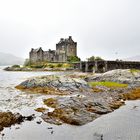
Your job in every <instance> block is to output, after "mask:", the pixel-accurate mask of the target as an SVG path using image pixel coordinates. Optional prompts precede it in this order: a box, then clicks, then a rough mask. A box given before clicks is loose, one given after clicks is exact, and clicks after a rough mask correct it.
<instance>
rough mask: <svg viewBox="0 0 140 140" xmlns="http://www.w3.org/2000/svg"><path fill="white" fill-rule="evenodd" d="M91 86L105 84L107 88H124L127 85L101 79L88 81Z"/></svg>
mask: <svg viewBox="0 0 140 140" xmlns="http://www.w3.org/2000/svg"><path fill="white" fill-rule="evenodd" d="M88 84H89V85H90V86H91V87H96V86H105V87H109V88H113V87H114V88H115V87H116V88H126V87H127V86H128V85H127V84H121V83H117V82H110V81H102V82H89V83H88Z"/></svg>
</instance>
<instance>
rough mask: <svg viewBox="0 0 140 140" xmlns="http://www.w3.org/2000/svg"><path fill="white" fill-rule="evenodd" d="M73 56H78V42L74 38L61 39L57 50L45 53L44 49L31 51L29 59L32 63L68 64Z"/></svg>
mask: <svg viewBox="0 0 140 140" xmlns="http://www.w3.org/2000/svg"><path fill="white" fill-rule="evenodd" d="M71 56H77V42H74V41H73V39H72V37H71V36H69V38H66V39H64V38H61V39H60V41H59V42H58V43H57V44H56V50H50V49H49V50H48V51H43V50H42V48H41V47H40V48H38V49H33V48H32V49H31V51H30V53H29V59H30V62H31V63H36V62H67V60H68V58H69V57H71Z"/></svg>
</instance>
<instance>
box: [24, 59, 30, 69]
mask: <svg viewBox="0 0 140 140" xmlns="http://www.w3.org/2000/svg"><path fill="white" fill-rule="evenodd" d="M29 65H30V60H29V59H25V62H24V66H25V67H26V66H29Z"/></svg>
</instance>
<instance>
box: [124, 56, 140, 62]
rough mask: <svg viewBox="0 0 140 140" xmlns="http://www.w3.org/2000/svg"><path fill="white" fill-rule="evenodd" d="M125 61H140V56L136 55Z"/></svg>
mask: <svg viewBox="0 0 140 140" xmlns="http://www.w3.org/2000/svg"><path fill="white" fill-rule="evenodd" d="M123 60H124V61H125V60H126V61H140V55H136V56H132V57H128V58H125V59H123Z"/></svg>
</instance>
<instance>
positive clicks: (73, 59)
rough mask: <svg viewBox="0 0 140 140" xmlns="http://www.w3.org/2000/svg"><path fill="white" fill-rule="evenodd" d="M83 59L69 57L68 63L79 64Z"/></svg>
mask: <svg viewBox="0 0 140 140" xmlns="http://www.w3.org/2000/svg"><path fill="white" fill-rule="evenodd" d="M80 60H81V59H80V58H79V57H77V56H69V57H68V62H71V63H72V62H79V61H80Z"/></svg>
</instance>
